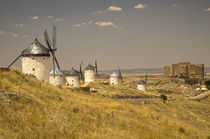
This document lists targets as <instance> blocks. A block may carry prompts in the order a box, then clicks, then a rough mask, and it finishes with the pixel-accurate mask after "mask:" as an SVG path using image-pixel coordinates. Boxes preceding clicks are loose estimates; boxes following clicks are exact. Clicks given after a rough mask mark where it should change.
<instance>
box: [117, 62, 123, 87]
mask: <svg viewBox="0 0 210 139" xmlns="http://www.w3.org/2000/svg"><path fill="white" fill-rule="evenodd" d="M118 72H119V78H120V80H121V83H123V79H122V74H121V71H120V68H119V66H118Z"/></svg>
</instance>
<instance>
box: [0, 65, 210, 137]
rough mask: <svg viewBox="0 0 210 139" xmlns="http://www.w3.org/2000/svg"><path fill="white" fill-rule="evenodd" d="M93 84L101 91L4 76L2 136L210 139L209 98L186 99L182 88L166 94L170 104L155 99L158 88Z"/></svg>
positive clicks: (15, 74) (0, 108)
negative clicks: (63, 86) (147, 89)
mask: <svg viewBox="0 0 210 139" xmlns="http://www.w3.org/2000/svg"><path fill="white" fill-rule="evenodd" d="M90 86H94V87H95V89H97V91H98V92H97V93H91V92H84V91H81V90H79V89H71V90H67V89H62V88H59V87H54V86H52V85H50V84H47V83H44V82H42V81H37V80H36V79H35V78H33V77H30V76H26V75H22V74H21V73H20V71H19V70H16V69H13V70H12V71H10V72H0V90H1V91H0V138H27V139H30V138H81V139H84V138H87V139H94V138H95V139H98V138H105V139H110V138H114V139H118V138H120V139H129V138H130V139H135V138H137V139H139V138H151V139H153V138H154V139H155V138H161V139H162V138H178V139H179V138H180V139H182V138H183V139H184V138H190V139H193V138H201V139H205V138H208V137H209V136H210V133H209V129H210V111H209V110H210V99H209V98H208V99H205V100H202V101H200V102H198V101H190V100H185V99H184V97H185V96H183V95H182V94H181V93H179V91H180V90H179V89H178V90H175V91H174V90H173V91H174V92H175V93H172V94H166V95H167V96H168V98H169V101H167V102H166V103H164V102H162V101H161V100H160V99H159V98H155V97H154V96H158V95H159V93H158V92H155V90H156V89H157V88H155V87H154V88H150V89H149V92H148V93H143V92H140V91H136V90H135V89H134V88H133V87H134V86H133V87H132V86H131V87H126V86H119V87H115V86H111V87H110V86H107V85H103V84H102V83H96V84H92V85H90ZM162 89H165V88H162ZM167 89H168V90H170V89H173V88H167ZM6 92H8V93H6ZM11 93H13V94H12V95H11ZM116 95H118V96H126V95H129V96H144V97H145V98H146V99H147V97H154V98H151V99H153V100H151V101H145V100H142V98H123V99H122V98H115V97H116ZM114 96H115V97H114ZM135 101H136V102H137V101H139V102H141V103H135Z"/></svg>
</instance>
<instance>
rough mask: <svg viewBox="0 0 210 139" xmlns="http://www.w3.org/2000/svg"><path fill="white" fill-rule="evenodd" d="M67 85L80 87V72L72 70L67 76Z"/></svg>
mask: <svg viewBox="0 0 210 139" xmlns="http://www.w3.org/2000/svg"><path fill="white" fill-rule="evenodd" d="M66 81H67V84H69V85H71V86H75V87H79V71H77V70H75V69H74V68H72V69H71V71H70V72H69V73H67V74H66Z"/></svg>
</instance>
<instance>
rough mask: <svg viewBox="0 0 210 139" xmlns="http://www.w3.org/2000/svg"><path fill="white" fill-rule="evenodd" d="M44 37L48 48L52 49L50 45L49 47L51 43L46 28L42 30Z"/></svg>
mask: <svg viewBox="0 0 210 139" xmlns="http://www.w3.org/2000/svg"><path fill="white" fill-rule="evenodd" d="M44 38H45V42H46V43H47V46H48V48H49V49H50V50H52V47H51V46H52V43H51V41H50V37H49V35H48V33H47V30H45V31H44Z"/></svg>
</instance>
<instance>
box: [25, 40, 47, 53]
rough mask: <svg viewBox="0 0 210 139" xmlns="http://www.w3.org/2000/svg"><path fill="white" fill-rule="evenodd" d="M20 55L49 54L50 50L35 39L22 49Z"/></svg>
mask: <svg viewBox="0 0 210 139" xmlns="http://www.w3.org/2000/svg"><path fill="white" fill-rule="evenodd" d="M22 56H50V50H49V49H47V48H46V47H45V46H43V45H42V44H41V43H40V42H39V41H38V40H37V39H35V40H34V42H33V43H32V44H31V45H30V46H29V47H28V48H26V49H25V50H23V51H22Z"/></svg>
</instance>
